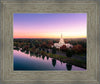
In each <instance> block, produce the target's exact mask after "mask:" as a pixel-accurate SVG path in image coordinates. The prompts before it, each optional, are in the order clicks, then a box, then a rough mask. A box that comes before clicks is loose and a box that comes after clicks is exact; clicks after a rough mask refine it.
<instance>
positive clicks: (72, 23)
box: [13, 13, 87, 38]
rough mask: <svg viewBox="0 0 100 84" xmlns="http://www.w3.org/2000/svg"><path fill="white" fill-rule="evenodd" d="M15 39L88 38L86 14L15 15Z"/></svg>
mask: <svg viewBox="0 0 100 84" xmlns="http://www.w3.org/2000/svg"><path fill="white" fill-rule="evenodd" d="M13 31H14V32H13V38H60V36H61V34H62V35H63V38H86V37H87V14H86V13H58V14H56V13H50V14H49V13H46V14H36V13H15V14H14V16H13Z"/></svg>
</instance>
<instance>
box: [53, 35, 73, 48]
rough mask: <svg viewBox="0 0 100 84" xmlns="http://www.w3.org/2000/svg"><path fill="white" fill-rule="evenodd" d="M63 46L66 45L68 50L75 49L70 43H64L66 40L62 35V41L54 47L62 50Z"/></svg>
mask: <svg viewBox="0 0 100 84" xmlns="http://www.w3.org/2000/svg"><path fill="white" fill-rule="evenodd" d="M63 45H65V46H66V47H67V48H72V47H73V45H71V44H70V43H67V44H66V43H65V42H64V39H63V37H62V34H61V38H60V41H59V43H54V46H55V47H56V48H59V49H60V47H62V46H63Z"/></svg>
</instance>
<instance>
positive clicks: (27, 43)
mask: <svg viewBox="0 0 100 84" xmlns="http://www.w3.org/2000/svg"><path fill="white" fill-rule="evenodd" d="M58 42H59V39H14V49H21V51H22V52H27V53H28V52H30V53H31V54H32V53H35V54H42V55H45V56H48V57H51V58H54V59H58V60H60V61H62V62H66V63H68V62H69V63H71V64H74V65H76V66H80V67H83V68H86V60H83V58H84V57H85V58H86V39H65V43H70V44H72V45H73V48H67V47H66V46H65V45H63V46H62V47H60V49H57V48H55V47H53V44H54V43H58ZM58 51H59V52H60V53H58ZM62 53H64V54H65V55H62ZM78 58H80V59H78Z"/></svg>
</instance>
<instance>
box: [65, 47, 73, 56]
mask: <svg viewBox="0 0 100 84" xmlns="http://www.w3.org/2000/svg"><path fill="white" fill-rule="evenodd" d="M72 55H73V51H72V50H71V49H67V50H66V56H67V57H72Z"/></svg>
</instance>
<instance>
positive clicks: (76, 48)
mask: <svg viewBox="0 0 100 84" xmlns="http://www.w3.org/2000/svg"><path fill="white" fill-rule="evenodd" d="M72 50H73V51H74V52H75V53H77V54H79V53H80V54H81V53H83V51H84V49H83V47H82V45H80V44H77V45H74V46H73V48H72Z"/></svg>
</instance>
